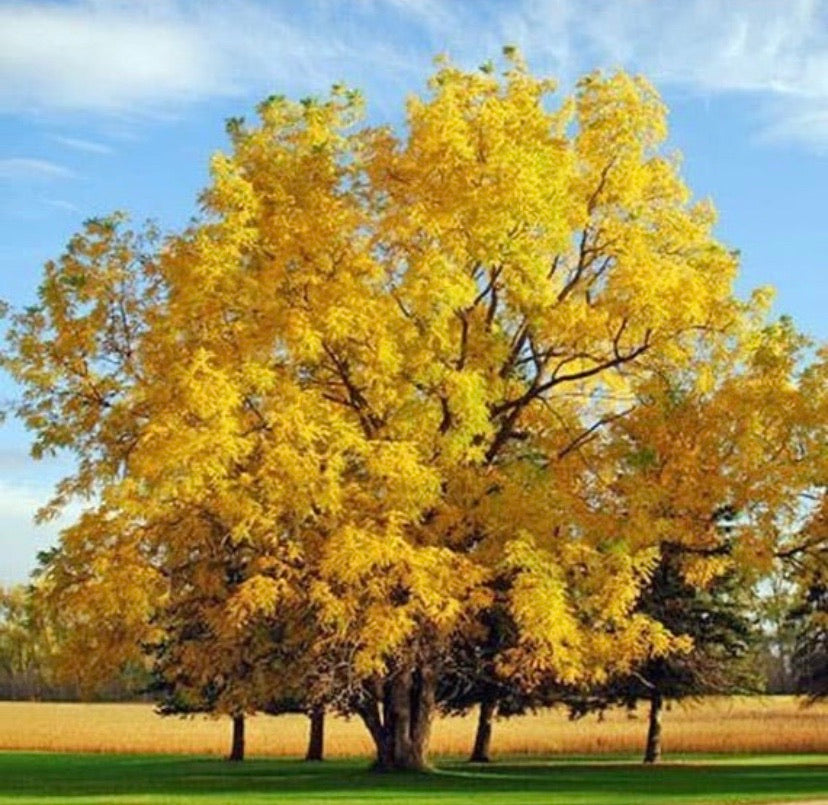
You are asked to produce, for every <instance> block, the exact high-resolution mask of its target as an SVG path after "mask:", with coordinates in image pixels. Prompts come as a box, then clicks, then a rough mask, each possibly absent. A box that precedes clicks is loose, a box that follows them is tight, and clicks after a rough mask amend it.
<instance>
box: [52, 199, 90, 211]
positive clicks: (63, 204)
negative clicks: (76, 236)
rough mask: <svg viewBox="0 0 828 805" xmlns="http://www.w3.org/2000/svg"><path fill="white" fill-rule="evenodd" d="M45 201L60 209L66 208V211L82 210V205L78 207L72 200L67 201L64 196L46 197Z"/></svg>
mask: <svg viewBox="0 0 828 805" xmlns="http://www.w3.org/2000/svg"><path fill="white" fill-rule="evenodd" d="M43 203H44V204H47V205H48V206H49V207H54V208H55V209H58V210H64V211H65V212H71V213H79V212H81V209H80V207H78V206H77V205H76V204H72V202H71V201H65V200H64V199H62V198H44V199H43Z"/></svg>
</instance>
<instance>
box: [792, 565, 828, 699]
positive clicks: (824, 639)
mask: <svg viewBox="0 0 828 805" xmlns="http://www.w3.org/2000/svg"><path fill="white" fill-rule="evenodd" d="M793 617H794V619H796V620H797V621H798V629H797V634H796V646H795V649H794V655H793V663H794V672H795V674H796V680H797V687H798V690H799V691H800V692H801V693H805V694H807V695H808V696H809V697H810V698H811V699H812V700H816V699H822V698H826V697H828V580H826V579H825V578H819V579H815V580H814V582H813V583H812V584H811V585H810V586H809V587H808V589H807V590H806V592H805V595H804V600H803V601H802V603H801V605H800V606H799V607H797V609H796V610H794V612H793Z"/></svg>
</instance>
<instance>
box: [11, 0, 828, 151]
mask: <svg viewBox="0 0 828 805" xmlns="http://www.w3.org/2000/svg"><path fill="white" fill-rule="evenodd" d="M827 17H828V0H762V2H757V0H616V2H611V3H610V2H606V0H515V1H514V2H510V3H503V2H498V1H497V0H465V1H462V0H361V2H356V0H352V1H351V2H348V3H330V2H323V1H322V0H316V1H315V2H314V0H308V2H307V3H302V4H298V3H292V2H288V1H287V0H281V1H280V2H265V0H235V1H234V2H232V3H228V2H222V0H201V1H200V2H195V0H154V2H152V3H146V2H140V1H139V0H119V1H118V2H114V1H110V2H104V0H75V1H74V2H66V3H60V4H58V3H54V2H46V0H35V1H34V2H28V3H20V2H14V3H12V2H8V0H6V2H3V0H0V110H6V111H17V112H21V111H25V112H27V113H30V112H31V111H32V110H48V111H53V110H84V111H90V110H92V111H98V112H101V111H106V112H110V113H111V112H118V113H123V112H129V113H132V114H134V113H135V112H141V113H155V114H160V113H169V112H171V111H176V110H178V109H179V108H180V107H181V105H182V104H184V103H187V102H194V101H199V100H203V99H208V98H213V97H216V96H225V95H231V94H248V95H250V94H259V93H261V94H265V93H267V92H270V91H288V92H290V93H297V92H305V91H308V90H311V91H315V90H319V89H324V88H325V87H326V86H328V85H330V84H331V83H332V82H334V81H336V80H340V79H345V80H347V81H348V83H351V84H354V85H357V86H363V87H364V88H365V89H367V90H369V91H370V92H371V95H372V97H376V96H377V95H382V94H383V93H384V92H385V94H386V95H388V96H390V95H391V94H393V93H389V92H388V90H389V89H393V90H394V91H395V93H396V95H397V96H398V94H399V93H398V92H396V91H398V90H400V89H411V88H413V87H419V86H421V85H422V78H423V74H424V71H425V69H426V65H427V64H428V62H429V59H430V57H431V56H432V55H433V54H434V53H435V52H436V51H438V50H439V51H444V50H447V51H449V52H450V53H451V54H452V55H453V56H454V57H456V58H457V59H458V60H460V61H461V62H462V63H464V64H470V65H473V64H477V63H479V62H482V61H484V60H485V59H487V58H489V57H492V56H496V55H497V53H498V51H499V49H500V46H501V45H503V44H506V43H515V44H517V45H519V46H520V47H522V49H523V50H524V52H525V53H526V55H527V57H528V58H529V60H530V63H531V64H532V65H533V66H534V67H536V68H537V69H541V70H544V71H548V72H550V73H552V74H555V75H557V76H558V77H559V78H561V79H563V81H564V82H565V83H566V82H569V81H571V80H572V79H574V78H575V77H576V76H577V75H578V74H580V73H581V72H583V71H585V70H589V69H592V68H594V67H596V66H607V67H612V66H625V67H628V68H630V69H633V70H639V71H642V72H645V73H646V74H648V75H650V76H651V77H653V78H654V79H655V81H656V82H657V83H658V84H659V85H661V86H662V87H668V86H680V87H683V88H687V89H690V90H693V91H698V92H701V93H731V92H739V93H751V94H752V95H755V96H756V97H757V99H758V101H759V105H760V106H762V107H763V110H764V111H765V112H767V118H768V121H769V122H768V129H767V131H766V132H765V134H766V135H767V136H768V137H777V138H786V139H798V140H802V141H806V140H815V139H824V138H826V137H828V134H826V133H825V126H824V125H822V124H821V123H819V124H818V125H814V123H813V121H814V119H817V120H818V121H821V120H822V118H823V116H824V113H825V112H826V110H828V18H827ZM782 101H784V103H783V102H782ZM380 103H381V104H382V103H383V101H382V100H381V101H380ZM395 105H396V104H395ZM397 108H398V106H397ZM65 139H67V140H69V139H72V138H65ZM64 144H68V143H64ZM78 147H80V146H78Z"/></svg>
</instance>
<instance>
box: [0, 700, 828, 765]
mask: <svg viewBox="0 0 828 805" xmlns="http://www.w3.org/2000/svg"><path fill="white" fill-rule="evenodd" d="M307 724H308V721H307V719H306V718H305V717H304V716H301V715H285V716H279V717H277V718H274V717H270V716H255V717H252V718H249V719H248V726H247V750H248V754H249V755H256V756H271V757H274V756H296V755H302V754H303V753H304V749H305V740H306V735H307ZM474 727H475V714H470V715H469V716H467V717H465V718H444V719H439V720H438V721H437V722H436V723H435V725H434V737H433V741H432V751H433V752H434V754H441V755H464V754H466V753H467V752H468V751H469V748H470V746H471V741H472V737H473V735H474ZM646 728H647V723H646V717H645V710H644V709H643V708H642V709H640V710H638V711H637V712H636V713H635V714H634V715H633V716H630V715H629V714H628V713H627V712H626V711H625V710H612V711H609V712H607V714H606V715H605V717H604V719H603V721H599V720H598V718H597V717H595V716H589V717H587V718H585V719H582V720H579V721H575V722H572V721H569V720H568V719H567V717H566V713H565V712H563V711H559V710H547V711H544V712H542V713H539V714H537V715H528V716H523V717H520V718H514V719H509V720H499V721H496V723H495V725H494V735H493V740H492V751H493V754H495V755H497V754H501V755H505V754H539V755H540V754H602V753H615V752H632V753H637V752H639V751H641V749H642V746H643V741H644V735H645V732H646ZM229 740H230V722H229V719H226V718H224V719H211V718H207V717H204V716H197V717H193V718H177V717H166V718H162V717H160V716H158V715H156V714H155V713H154V712H153V708H152V706H151V705H147V704H74V703H71V704H69V703H59V704H58V703H40V702H0V750H3V749H29V750H43V751H54V752H124V753H153V752H162V753H175V754H178V753H181V754H211V755H221V754H225V753H226V751H227V748H228V745H229ZM664 749H665V751H666V752H756V753H766V752H782V753H795V752H821V753H828V704H823V705H817V706H812V707H803V706H802V705H801V703H800V702H799V701H798V700H796V699H794V698H793V697H787V696H766V697H758V698H741V697H733V698H710V699H706V700H703V701H701V702H698V703H695V704H673V705H672V707H671V708H670V710H669V711H667V712H665V714H664ZM325 750H326V755H327V756H329V757H334V756H338V757H345V756H355V755H365V756H368V755H370V754H371V751H372V747H371V742H370V739H369V737H368V734H367V732H366V731H365V729H364V727H363V726H362V724H361V723H360V722H359V721H358V720H356V719H353V720H351V721H346V720H344V719H340V718H329V719H328V724H327V729H326V746H325Z"/></svg>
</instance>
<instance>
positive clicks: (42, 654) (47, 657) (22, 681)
mask: <svg viewBox="0 0 828 805" xmlns="http://www.w3.org/2000/svg"><path fill="white" fill-rule="evenodd" d="M51 659H52V636H51V634H50V631H49V628H48V625H47V624H46V623H45V621H44V618H43V615H42V612H40V611H39V609H38V607H37V604H36V601H35V599H34V598H33V597H32V595H31V591H30V590H29V589H28V588H27V587H26V586H25V585H22V584H19V585H15V586H13V587H7V588H5V589H4V588H2V587H0V691H1V692H2V693H0V695H2V698H4V699H39V698H41V697H42V696H43V695H44V693H46V692H48V691H49V690H50V689H51Z"/></svg>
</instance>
